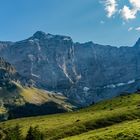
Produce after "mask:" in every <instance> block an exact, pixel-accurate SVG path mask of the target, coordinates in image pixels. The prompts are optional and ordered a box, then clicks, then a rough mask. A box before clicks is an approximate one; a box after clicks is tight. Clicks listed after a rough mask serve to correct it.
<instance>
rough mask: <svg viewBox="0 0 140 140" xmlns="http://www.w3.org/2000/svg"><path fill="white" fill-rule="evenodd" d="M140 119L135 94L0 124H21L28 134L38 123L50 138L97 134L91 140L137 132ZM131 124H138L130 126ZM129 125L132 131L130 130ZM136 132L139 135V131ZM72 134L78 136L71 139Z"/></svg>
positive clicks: (78, 139) (139, 102)
mask: <svg viewBox="0 0 140 140" xmlns="http://www.w3.org/2000/svg"><path fill="white" fill-rule="evenodd" d="M139 119H140V94H132V95H127V96H121V97H117V98H114V99H112V100H108V101H104V102H101V103H98V104H96V105H94V106H91V107H88V108H86V109H82V110H80V111H76V112H69V113H64V114H56V115H48V116H38V117H31V118H23V119H16V120H11V121H7V122H3V123H0V126H1V127H12V126H14V125H15V124H19V125H21V128H22V132H23V135H25V134H26V131H27V129H28V128H29V126H36V125H38V126H39V128H40V130H41V131H42V132H43V133H44V134H45V135H46V139H62V138H68V137H69V139H71V140H73V139H76V140H81V139H84V140H85V139H88V136H89V137H90V136H91V137H93V136H94V134H96V135H95V136H94V138H91V139H99V138H98V137H100V138H103V139H105V138H106V139H107V137H111V136H112V139H113V138H114V137H115V136H117V137H118V139H119V138H121V137H122V134H121V133H122V132H123V131H125V130H126V132H127V133H128V132H129V131H130V133H132V134H133V132H134V131H133V129H132V128H133V126H135V127H137V128H139V126H140V123H139ZM131 123H132V124H134V125H130V124H131ZM118 124H119V125H118ZM128 126H129V127H128ZM120 127H122V128H123V129H120ZM127 127H128V129H129V131H127V129H126V128H127ZM91 130H92V131H91ZM138 130H139V129H138ZM135 132H136V134H137V131H135ZM78 134H82V135H80V136H79V135H78ZM92 134H93V135H92ZM76 135H78V136H76ZM137 135H138V134H137ZM70 136H76V137H72V138H71V137H70ZM96 136H97V138H96ZM130 137H131V136H130ZM137 137H138V136H137ZM130 139H131V138H130Z"/></svg>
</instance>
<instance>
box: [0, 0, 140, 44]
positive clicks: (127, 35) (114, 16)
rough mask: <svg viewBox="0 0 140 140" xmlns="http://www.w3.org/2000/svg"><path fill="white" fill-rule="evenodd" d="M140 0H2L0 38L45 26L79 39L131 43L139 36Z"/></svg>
mask: <svg viewBox="0 0 140 140" xmlns="http://www.w3.org/2000/svg"><path fill="white" fill-rule="evenodd" d="M139 1H140V0H0V40H10V41H18V40H22V39H25V38H28V37H29V36H31V35H32V34H33V33H34V32H36V31H38V30H42V31H44V32H46V33H52V34H61V35H68V36H71V37H72V39H73V40H74V41H75V42H76V41H78V42H87V41H93V42H94V43H100V44H110V45H114V46H120V45H129V46H132V45H133V44H134V43H135V42H136V40H137V39H138V38H139V37H140V28H139V27H140V7H139V6H140V5H139Z"/></svg>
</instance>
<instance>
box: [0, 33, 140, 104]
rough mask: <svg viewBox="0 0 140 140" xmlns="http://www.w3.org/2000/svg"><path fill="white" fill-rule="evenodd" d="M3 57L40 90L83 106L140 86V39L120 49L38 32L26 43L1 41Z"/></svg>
mask: <svg viewBox="0 0 140 140" xmlns="http://www.w3.org/2000/svg"><path fill="white" fill-rule="evenodd" d="M0 56H2V57H4V58H5V59H6V60H7V61H8V62H10V63H11V64H13V65H14V66H15V67H16V69H17V71H18V72H19V73H20V74H21V75H23V76H25V77H28V78H30V79H33V80H34V81H35V83H36V86H37V87H39V88H44V89H47V90H52V91H56V92H61V93H63V94H64V95H66V96H67V97H69V99H71V100H73V101H75V102H77V103H78V104H80V105H82V106H85V105H89V104H91V103H96V102H98V101H101V100H104V99H108V98H111V97H114V96H117V95H119V94H121V93H122V92H133V91H136V90H137V89H139V87H140V40H138V41H137V43H136V44H135V45H134V46H133V47H120V48H117V47H112V46H103V45H98V44H94V43H92V42H87V43H83V44H81V43H74V42H73V41H72V39H71V38H70V37H67V36H60V35H51V34H45V33H44V32H41V31H38V32H36V33H35V34H34V35H33V36H32V37H30V38H28V39H26V40H23V41H19V42H14V43H6V42H1V43H0Z"/></svg>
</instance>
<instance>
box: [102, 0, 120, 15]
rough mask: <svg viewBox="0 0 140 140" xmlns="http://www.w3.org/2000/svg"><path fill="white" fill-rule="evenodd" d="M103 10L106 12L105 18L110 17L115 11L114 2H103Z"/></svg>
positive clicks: (111, 0) (113, 0)
mask: <svg viewBox="0 0 140 140" xmlns="http://www.w3.org/2000/svg"><path fill="white" fill-rule="evenodd" d="M104 4H105V10H106V11H107V17H109V18H110V17H112V16H113V15H114V14H115V13H116V11H117V2H116V0H105V2H104Z"/></svg>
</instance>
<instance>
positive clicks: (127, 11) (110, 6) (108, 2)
mask: <svg viewBox="0 0 140 140" xmlns="http://www.w3.org/2000/svg"><path fill="white" fill-rule="evenodd" d="M128 2H129V3H130V6H128V5H127V4H128ZM127 4H126V5H123V7H122V8H119V9H118V7H119V0H104V5H105V11H106V12H107V17H108V18H111V17H112V16H113V15H115V14H116V13H119V14H120V16H121V17H122V18H123V19H124V20H132V19H135V18H136V17H137V13H138V12H140V0H127Z"/></svg>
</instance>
